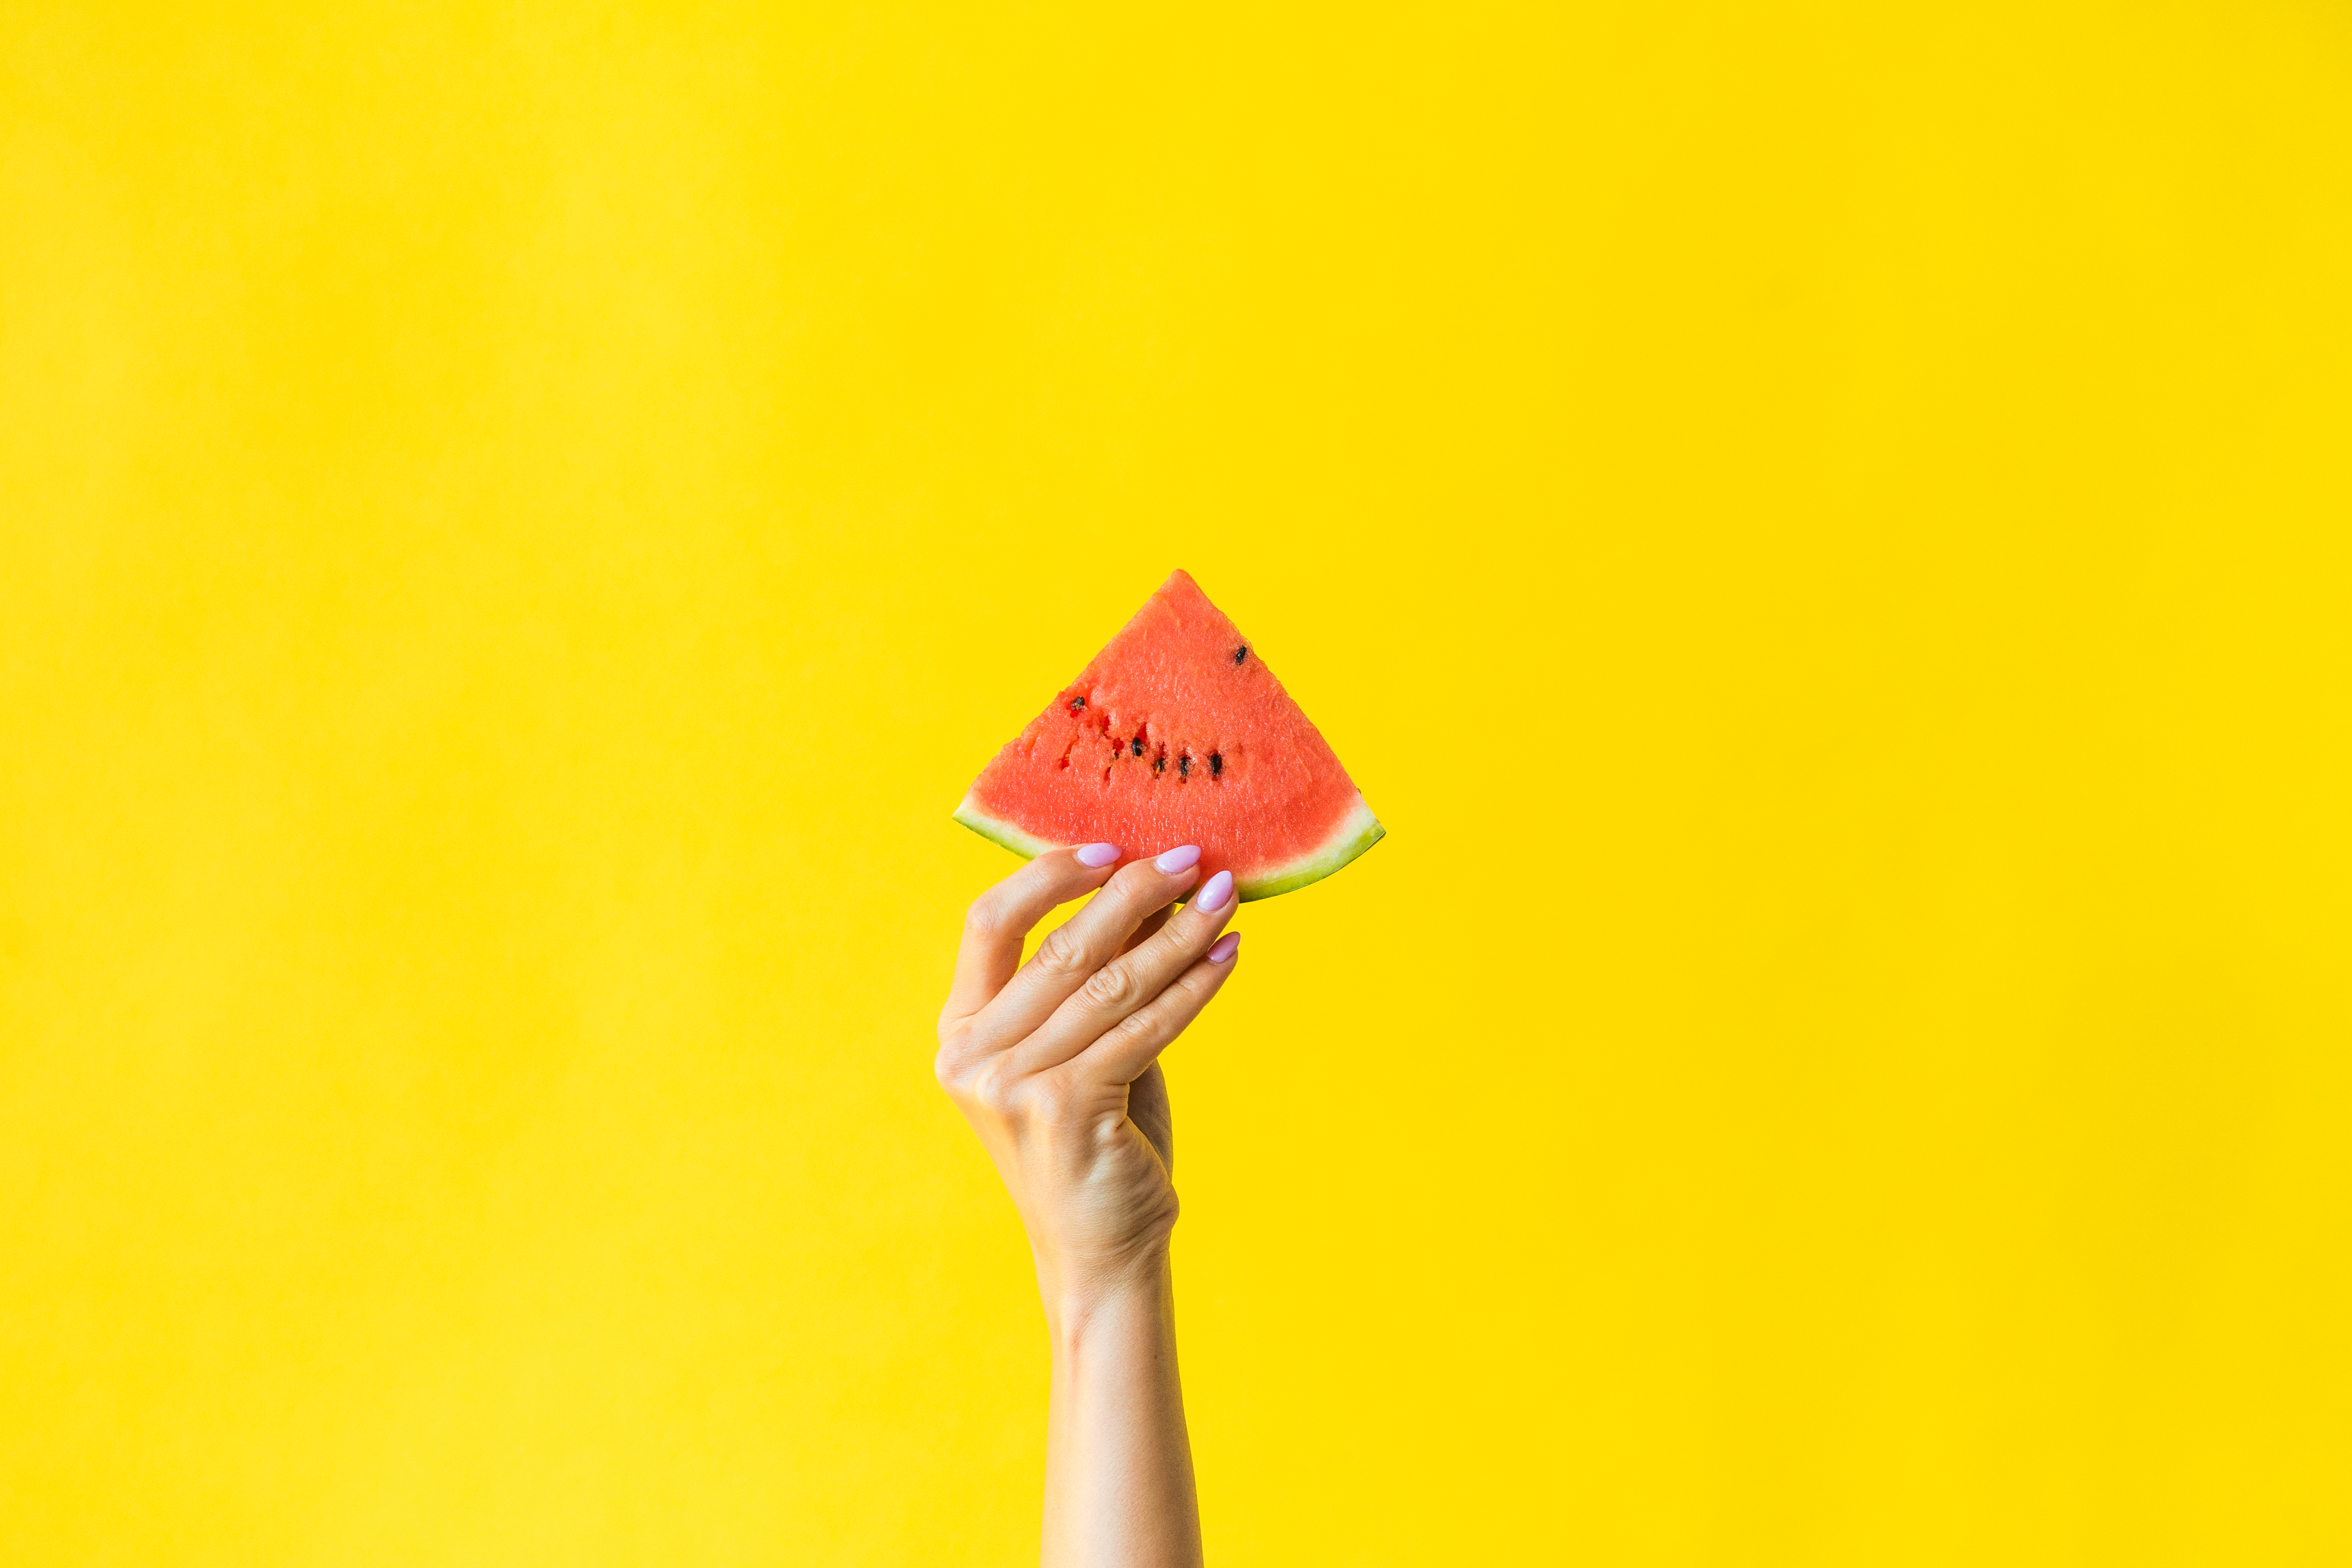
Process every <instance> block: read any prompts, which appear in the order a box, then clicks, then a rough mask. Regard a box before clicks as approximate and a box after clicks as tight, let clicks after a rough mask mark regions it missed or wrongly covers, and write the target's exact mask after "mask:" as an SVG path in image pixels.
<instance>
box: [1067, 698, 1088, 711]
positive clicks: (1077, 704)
mask: <svg viewBox="0 0 2352 1568" xmlns="http://www.w3.org/2000/svg"><path fill="white" fill-rule="evenodd" d="M1086 705H1087V700H1086V699H1085V698H1083V697H1073V698H1071V699H1070V711H1071V712H1073V713H1076V712H1077V711H1078V710H1080V709H1082V708H1084V707H1085V706H1086Z"/></svg>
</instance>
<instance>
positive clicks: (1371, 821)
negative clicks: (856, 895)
mask: <svg viewBox="0 0 2352 1568" xmlns="http://www.w3.org/2000/svg"><path fill="white" fill-rule="evenodd" d="M955 819H956V820H957V821H958V822H961V823H962V824H963V825H964V826H966V827H969V828H971V830H972V831H973V832H974V833H977V834H979V835H980V836H981V837H982V838H985V839H987V840H989V841H990V842H991V843H994V844H1001V845H1003V847H1005V848H1007V849H1010V850H1012V851H1013V853H1014V854H1015V855H1018V856H1020V857H1021V858H1024V859H1030V860H1034V859H1035V858H1037V857H1038V856H1040V855H1043V854H1044V853H1045V851H1047V850H1048V849H1060V848H1063V847H1065V846H1063V845H1059V844H1048V843H1046V842H1045V840H1044V839H1042V838H1038V837H1034V836H1033V835H1031V834H1027V833H1024V832H1023V831H1022V830H1021V829H1020V828H1018V827H1015V826H1013V824H1011V823H1009V822H1006V821H1005V820H1003V818H1002V817H995V816H989V815H988V813H987V812H986V811H985V810H983V809H982V806H981V804H980V801H979V800H978V798H977V797H976V796H975V795H972V794H971V793H970V792H967V793H966V794H965V795H964V797H963V804H962V805H959V806H957V807H956V808H955ZM1388 832H1389V830H1388V829H1387V828H1385V827H1382V826H1381V820H1380V818H1379V817H1377V816H1373V815H1372V808H1371V807H1370V806H1369V805H1365V804H1364V797H1363V795H1362V794H1361V793H1359V794H1358V795H1357V796H1356V799H1355V804H1354V805H1351V806H1350V807H1349V811H1348V815H1347V816H1343V817H1341V818H1340V819H1339V826H1337V827H1335V828H1334V829H1333V830H1332V832H1331V836H1330V837H1328V838H1326V839H1325V840H1324V841H1323V845H1322V847H1320V848H1318V849H1317V850H1315V851H1314V852H1313V853H1312V854H1309V855H1307V856H1306V857H1304V858H1301V859H1297V860H1293V861H1291V862H1289V863H1288V864H1286V865H1282V866H1276V867H1274V868H1271V872H1270V874H1269V875H1266V876H1263V877H1260V878H1258V879H1255V881H1243V880H1241V879H1239V878H1236V879H1234V890H1235V891H1236V892H1238V893H1239V894H1240V895H1241V900H1242V902H1244V903H1247V902H1249V901H1250V900H1253V899H1270V898H1273V897H1274V896H1275V895H1276V893H1289V892H1296V891H1297V889H1300V888H1303V887H1305V886H1307V884H1308V883H1309V882H1319V881H1321V880H1322V879H1324V878H1326V877H1328V876H1329V875H1330V874H1331V873H1332V872H1334V871H1337V870H1338V869H1339V868H1341V867H1342V866H1345V865H1347V864H1348V862H1349V861H1350V860H1353V859H1354V858H1356V857H1357V856H1359V855H1361V854H1362V853H1363V852H1364V851H1365V850H1367V849H1370V847H1372V846H1373V845H1375V844H1378V843H1379V842H1380V841H1381V839H1383V838H1385V837H1388Z"/></svg>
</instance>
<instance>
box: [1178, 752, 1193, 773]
mask: <svg viewBox="0 0 2352 1568" xmlns="http://www.w3.org/2000/svg"><path fill="white" fill-rule="evenodd" d="M1176 776H1177V777H1178V778H1180V779H1189V778H1191V777H1192V752H1185V753H1184V754H1183V755H1182V756H1181V757H1179V758H1177V759H1176Z"/></svg>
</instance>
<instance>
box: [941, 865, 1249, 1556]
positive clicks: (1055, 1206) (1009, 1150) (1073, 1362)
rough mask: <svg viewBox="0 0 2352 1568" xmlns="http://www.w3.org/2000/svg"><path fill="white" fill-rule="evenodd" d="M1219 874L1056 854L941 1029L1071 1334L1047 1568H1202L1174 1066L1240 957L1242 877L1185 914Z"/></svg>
mask: <svg viewBox="0 0 2352 1568" xmlns="http://www.w3.org/2000/svg"><path fill="white" fill-rule="evenodd" d="M1200 858H1201V852H1200V851H1199V850H1198V849H1196V848H1193V847H1191V846H1189V845H1188V846H1186V847H1182V848H1178V849H1171V850H1169V851H1168V852H1167V853H1166V854H1164V855H1161V856H1160V857H1159V858H1157V859H1153V860H1138V861H1134V862H1132V863H1130V864H1129V865H1128V866H1126V867H1125V868H1121V869H1120V870H1119V871H1118V874H1117V875H1116V876H1114V875H1112V873H1111V868H1112V866H1114V865H1115V864H1117V862H1118V849H1117V848H1116V847H1114V846H1111V845H1108V844H1089V845H1086V846H1084V847H1080V848H1077V849H1057V850H1055V851H1053V852H1051V853H1049V854H1045V855H1040V856H1039V857H1037V858H1035V859H1034V860H1032V861H1031V862H1029V864H1028V865H1026V866H1024V867H1023V868H1021V869H1020V870H1018V871H1015V872H1014V873H1013V875H1012V876H1010V877H1007V878H1006V879H1004V880H1003V881H1002V882H1000V883H998V884H997V885H996V886H995V887H994V888H992V889H989V891H988V892H986V893H984V894H982V896H981V898H980V900H979V901H978V902H977V903H975V904H973V905H972V906H971V914H970V915H969V916H968V917H967V918H966V919H965V921H964V931H963V950H962V952H961V954H960V955H959V956H958V958H957V960H956V977H955V984H954V986H953V987H952V989H950V991H949V993H948V1004H947V1006H946V1007H945V1008H944V1009H943V1010H942V1011H941V1012H940V1055H939V1063H938V1066H939V1075H940V1083H941V1084H943V1085H944V1086H946V1089H947V1091H948V1093H949V1094H950V1095H952V1096H953V1097H954V1098H955V1102H956V1104H957V1105H959V1106H961V1108H962V1109H963V1113H964V1115H965V1116H966V1117H967V1118H969V1119H970V1120H971V1124H972V1127H973V1129H974V1131H978V1132H979V1134H980V1141H981V1142H982V1143H983V1144H985V1145H986V1146H987V1148H988V1153H989V1158H991V1159H992V1160H994V1161H995V1162H996V1169H997V1173H998V1174H1000V1175H1002V1176H1003V1178H1004V1185H1005V1187H1006V1188H1007V1189H1008V1190H1009V1191H1010V1192H1011V1193H1012V1194H1013V1205H1014V1206H1015V1207H1016V1208H1018V1209H1019V1210H1020V1211H1021V1223H1022V1224H1023V1225H1024V1226H1027V1227H1028V1231H1029V1247H1030V1250H1031V1251H1032V1252H1033V1253H1034V1255H1035V1256H1036V1259H1037V1286H1038V1290H1039V1292H1040V1293H1041V1294H1042V1295H1043V1296H1044V1297H1045V1320H1046V1324H1047V1327H1048V1328H1049V1329H1050V1330H1051V1331H1052V1337H1053V1348H1054V1383H1053V1396H1052V1406H1051V1410H1050V1413H1049V1415H1048V1417H1047V1421H1046V1435H1045V1568H1079V1565H1081V1564H1083V1565H1084V1568H1196V1565H1197V1564H1198V1563H1200V1561H1201V1524H1200V1513H1199V1509H1198V1507H1197V1506H1196V1504H1195V1502H1194V1500H1193V1493H1192V1447H1191V1444H1190V1441H1189V1440H1188V1438H1187V1437H1186V1436H1185V1431H1184V1396H1183V1391H1182V1389H1181V1387H1180V1386H1179V1384H1178V1383H1177V1377H1176V1327H1175V1322H1176V1319H1175V1294H1174V1291H1173V1289H1172V1287H1171V1284H1170V1277H1169V1272H1168V1235H1169V1232H1170V1231H1171V1229H1172V1228H1174V1226H1175V1224H1176V1189H1175V1187H1174V1186H1173V1185H1172V1184H1171V1182H1170V1180H1169V1172H1170V1170H1171V1167H1172V1165H1173V1163H1174V1159H1175V1150H1174V1144H1173V1142H1171V1134H1170V1127H1169V1119H1168V1090H1167V1086H1166V1082H1165V1080H1164V1079H1162V1078H1161V1077H1160V1067H1159V1060H1160V1052H1161V1051H1163V1050H1165V1049H1167V1047H1168V1045H1169V1042H1171V1041H1172V1040H1173V1039H1175V1037H1177V1036H1178V1035H1179V1034H1181V1033H1182V1032H1183V1028H1184V1026H1185V1025H1187V1024H1189V1023H1191V1022H1192V1019H1193V1018H1194V1017H1195V1016H1197V1015H1198V1014H1199V1013H1200V1011H1201V1009H1202V1007H1204V1006H1206V1005H1208V1003H1209V998H1210V997H1212V996H1214V995H1215V994H1217V990H1218V988H1219V987H1220V986H1222V985H1223V984H1224V983H1225V979H1226V977H1227V976H1228V975H1230V974H1231V973H1233V970H1234V953H1235V952H1238V951H1239V949H1240V946H1241V936H1240V933H1239V932H1225V931H1224V926H1225V922H1226V921H1229V920H1231V919H1233V915H1234V905H1235V900H1234V879H1233V878H1232V876H1231V875H1229V874H1228V873H1226V872H1223V871H1220V872H1218V873H1217V874H1216V875H1215V876H1213V877H1211V878H1210V879H1208V880H1207V881H1206V882H1203V883H1202V884H1201V888H1200V891H1199V892H1198V893H1197V894H1196V895H1195V896H1194V898H1193V900H1192V903H1191V904H1190V905H1189V906H1187V907H1186V908H1183V909H1181V910H1173V911H1172V912H1171V909H1170V905H1171V903H1172V901H1173V900H1176V899H1177V898H1179V897H1181V895H1183V894H1184V893H1185V892H1186V891H1188V890H1190V889H1192V885H1193V883H1194V882H1196V881H1199V880H1200V876H1201V873H1200V868H1199V863H1200ZM1106 883H1108V886H1105V884H1106ZM1088 889H1101V891H1099V892H1097V894H1096V895H1095V897H1094V898H1093V899H1092V900H1089V901H1088V902H1087V907H1086V908H1084V909H1083V910H1079V911H1078V912H1077V913H1076V915H1074V916H1072V917H1071V918H1070V920H1069V921H1067V922H1066V923H1065V924H1063V925H1061V926H1059V927H1057V928H1056V929H1055V931H1052V932H1051V933H1049V934H1048V935H1047V936H1046V938H1045V942H1044V944H1043V945H1042V946H1040V947H1039V948H1038V950H1037V953H1036V956H1035V957H1034V958H1032V959H1031V960H1030V961H1029V962H1028V963H1026V964H1024V963H1022V962H1021V940H1022V938H1023V937H1024V935H1026V934H1027V932H1028V931H1029V929H1030V928H1031V927H1032V926H1034V925H1035V924H1036V923H1037V922H1038V921H1040V920H1042V919H1044V918H1045V913H1046V911H1047V910H1052V909H1053V908H1055V906H1056V905H1058V904H1062V903H1066V902H1067V901H1068V900H1072V899H1075V898H1076V897H1077V896H1078V895H1079V894H1081V893H1084V892H1086V891H1087V890H1088ZM1220 932H1224V934H1223V935H1222V936H1220V934H1219V933H1220Z"/></svg>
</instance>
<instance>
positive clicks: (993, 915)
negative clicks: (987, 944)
mask: <svg viewBox="0 0 2352 1568" xmlns="http://www.w3.org/2000/svg"><path fill="white" fill-rule="evenodd" d="M1003 907H1004V906H1003V904H1001V903H1000V902H998V901H997V899H996V896H995V895H994V894H993V893H982V894H981V896H980V897H978V898H976V899H974V900H972V901H971V908H970V909H968V910H964V912H963V929H964V933H965V934H966V935H967V936H983V937H984V936H994V935H995V934H996V932H997V928H998V927H999V926H1001V925H1002V924H1003V921H1004V916H1003V913H1002V910H1003Z"/></svg>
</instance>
